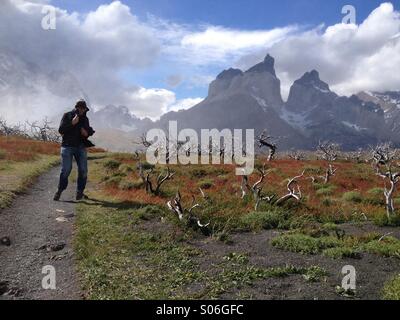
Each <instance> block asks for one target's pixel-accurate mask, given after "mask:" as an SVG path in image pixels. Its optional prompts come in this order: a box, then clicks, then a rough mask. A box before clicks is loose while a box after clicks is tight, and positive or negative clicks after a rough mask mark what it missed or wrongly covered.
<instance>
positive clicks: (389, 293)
mask: <svg viewBox="0 0 400 320" xmlns="http://www.w3.org/2000/svg"><path fill="white" fill-rule="evenodd" d="M383 299H386V300H400V274H399V275H397V276H395V277H394V278H393V279H391V280H390V281H388V282H387V283H386V284H385V286H384V288H383Z"/></svg>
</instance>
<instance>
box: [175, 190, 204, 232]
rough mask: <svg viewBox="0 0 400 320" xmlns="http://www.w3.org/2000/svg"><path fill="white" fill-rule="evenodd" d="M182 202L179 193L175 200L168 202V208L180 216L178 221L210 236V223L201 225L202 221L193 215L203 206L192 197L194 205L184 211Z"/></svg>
mask: <svg viewBox="0 0 400 320" xmlns="http://www.w3.org/2000/svg"><path fill="white" fill-rule="evenodd" d="M203 194H204V193H203ZM181 201H182V198H181V194H180V192H179V191H178V192H177V194H176V196H175V198H174V199H172V200H170V201H168V202H167V206H168V208H169V209H170V210H171V211H172V212H174V213H175V214H176V215H177V216H178V219H179V220H180V221H182V222H185V223H186V225H187V227H190V228H193V229H196V230H197V229H199V230H200V231H201V232H202V233H203V234H205V235H209V234H210V230H209V225H210V223H207V224H203V223H201V221H200V219H199V218H198V217H196V216H195V215H194V214H193V211H194V209H196V208H199V207H201V205H200V204H199V203H197V202H196V198H195V197H194V196H192V204H191V206H190V208H189V209H184V208H183V206H182V204H181Z"/></svg>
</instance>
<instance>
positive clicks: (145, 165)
mask: <svg viewBox="0 0 400 320" xmlns="http://www.w3.org/2000/svg"><path fill="white" fill-rule="evenodd" d="M141 165H142V168H143V170H151V169H154V168H155V165H153V164H150V163H148V162H142V163H141Z"/></svg>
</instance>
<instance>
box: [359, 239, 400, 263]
mask: <svg viewBox="0 0 400 320" xmlns="http://www.w3.org/2000/svg"><path fill="white" fill-rule="evenodd" d="M364 249H365V250H366V251H368V252H370V253H375V254H379V255H381V256H384V257H395V258H399V259H400V240H398V239H397V238H393V237H386V238H384V239H383V240H381V241H379V240H373V241H371V242H368V243H367V244H365V246H364Z"/></svg>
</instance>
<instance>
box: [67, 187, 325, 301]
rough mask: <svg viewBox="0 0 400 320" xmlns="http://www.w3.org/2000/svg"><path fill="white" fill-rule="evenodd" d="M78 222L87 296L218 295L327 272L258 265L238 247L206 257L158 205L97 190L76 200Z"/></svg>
mask: <svg viewBox="0 0 400 320" xmlns="http://www.w3.org/2000/svg"><path fill="white" fill-rule="evenodd" d="M99 197H100V194H98V193H93V194H91V198H94V199H99ZM161 217H164V222H161ZM166 217H167V219H166V220H165V218H166ZM76 224H77V233H76V237H75V240H74V247H75V252H76V257H77V262H78V269H79V271H80V274H81V276H82V279H83V284H84V290H85V292H86V293H87V298H88V299H217V298H219V297H220V296H221V295H222V294H226V293H228V294H232V292H233V291H232V290H235V291H236V290H238V291H239V293H238V294H244V293H245V292H246V288H249V287H251V286H252V285H253V284H254V283H256V282H257V281H259V280H262V279H266V278H270V277H274V278H281V277H286V276H290V275H301V276H302V277H303V279H304V281H321V279H322V278H323V277H324V276H326V271H325V270H324V269H322V268H320V267H318V266H312V267H307V268H301V267H295V266H283V267H270V268H261V267H258V266H255V265H252V264H251V263H250V262H249V257H248V255H247V254H244V253H238V252H231V253H229V254H227V255H224V256H221V257H220V258H218V257H216V258H215V261H214V263H208V262H206V261H208V260H207V259H208V258H209V257H208V255H207V254H206V253H205V252H204V251H203V250H202V249H200V248H198V247H195V246H193V245H191V244H190V243H188V242H187V241H185V239H187V238H188V237H189V238H191V235H190V234H187V233H185V232H183V231H182V230H181V229H180V228H179V227H178V226H176V225H175V224H173V223H171V222H169V219H168V213H167V212H166V211H165V210H164V208H163V207H160V206H154V205H153V206H149V205H147V206H145V205H142V204H140V203H125V202H121V201H119V200H116V199H113V198H109V199H107V200H105V199H104V196H101V200H93V201H90V200H89V201H87V202H82V203H80V204H79V205H78V208H77V221H76Z"/></svg>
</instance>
